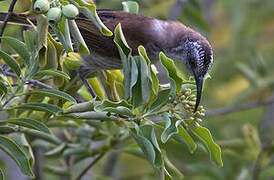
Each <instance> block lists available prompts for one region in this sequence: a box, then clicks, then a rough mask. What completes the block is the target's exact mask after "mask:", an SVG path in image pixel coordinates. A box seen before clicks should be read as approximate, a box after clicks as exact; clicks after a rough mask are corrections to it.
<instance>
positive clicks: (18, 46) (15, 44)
mask: <svg viewBox="0 0 274 180" xmlns="http://www.w3.org/2000/svg"><path fill="white" fill-rule="evenodd" d="M1 38H2V39H4V40H5V42H6V43H7V44H8V45H9V47H11V48H12V49H14V50H15V52H16V53H18V54H19V56H20V57H21V58H22V60H23V62H24V64H25V66H29V65H30V53H29V51H28V49H27V47H26V45H25V43H23V42H21V41H19V40H18V39H15V38H13V37H7V36H4V37H1Z"/></svg>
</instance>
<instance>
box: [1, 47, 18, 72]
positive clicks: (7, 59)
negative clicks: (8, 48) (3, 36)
mask: <svg viewBox="0 0 274 180" xmlns="http://www.w3.org/2000/svg"><path fill="white" fill-rule="evenodd" d="M0 58H3V60H4V61H5V63H6V64H7V65H8V66H9V67H10V68H11V69H12V70H13V71H14V72H15V74H16V75H17V76H18V77H19V76H20V74H21V69H20V66H19V64H18V63H17V62H16V60H15V59H14V58H13V57H11V56H10V55H8V54H7V53H5V52H4V51H1V50H0Z"/></svg>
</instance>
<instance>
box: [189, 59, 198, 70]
mask: <svg viewBox="0 0 274 180" xmlns="http://www.w3.org/2000/svg"><path fill="white" fill-rule="evenodd" d="M189 65H190V66H191V67H192V68H195V67H196V64H195V62H194V61H193V60H192V61H189Z"/></svg>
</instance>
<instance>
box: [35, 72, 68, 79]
mask: <svg viewBox="0 0 274 180" xmlns="http://www.w3.org/2000/svg"><path fill="white" fill-rule="evenodd" d="M35 76H56V77H63V78H65V79H68V80H70V77H69V75H68V74H67V73H64V72H63V71H58V70H43V71H39V72H37V73H36V74H35Z"/></svg>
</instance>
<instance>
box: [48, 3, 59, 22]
mask: <svg viewBox="0 0 274 180" xmlns="http://www.w3.org/2000/svg"><path fill="white" fill-rule="evenodd" d="M61 16H62V13H61V9H60V8H58V7H54V8H50V9H49V11H48V14H47V17H48V21H49V23H51V24H55V23H57V22H58V21H60V20H61Z"/></svg>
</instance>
